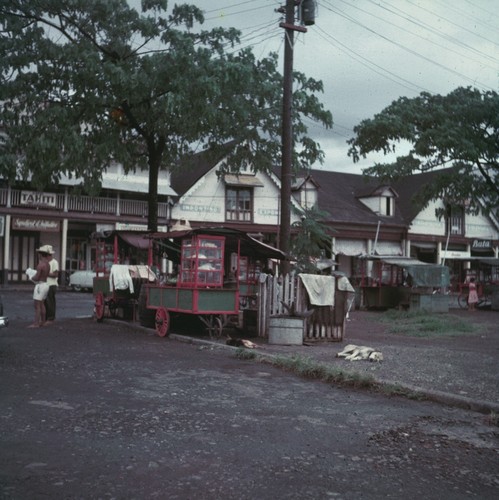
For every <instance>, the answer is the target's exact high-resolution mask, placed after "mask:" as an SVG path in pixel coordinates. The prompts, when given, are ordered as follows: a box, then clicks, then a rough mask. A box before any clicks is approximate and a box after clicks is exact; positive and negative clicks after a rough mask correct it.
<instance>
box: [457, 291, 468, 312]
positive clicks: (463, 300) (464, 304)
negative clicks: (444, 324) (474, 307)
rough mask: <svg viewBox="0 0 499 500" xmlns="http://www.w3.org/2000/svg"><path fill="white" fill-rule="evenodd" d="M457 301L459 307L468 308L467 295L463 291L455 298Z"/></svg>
mask: <svg viewBox="0 0 499 500" xmlns="http://www.w3.org/2000/svg"><path fill="white" fill-rule="evenodd" d="M457 302H458V304H459V307H460V308H461V309H467V308H468V296H467V295H466V294H465V293H461V294H460V295H459V297H458V298H457Z"/></svg>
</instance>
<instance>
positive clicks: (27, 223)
mask: <svg viewBox="0 0 499 500" xmlns="http://www.w3.org/2000/svg"><path fill="white" fill-rule="evenodd" d="M59 228H60V224H59V221H57V220H46V219H25V218H22V217H14V218H13V219H12V229H17V230H18V231H47V232H51V233H53V232H58V231H59Z"/></svg>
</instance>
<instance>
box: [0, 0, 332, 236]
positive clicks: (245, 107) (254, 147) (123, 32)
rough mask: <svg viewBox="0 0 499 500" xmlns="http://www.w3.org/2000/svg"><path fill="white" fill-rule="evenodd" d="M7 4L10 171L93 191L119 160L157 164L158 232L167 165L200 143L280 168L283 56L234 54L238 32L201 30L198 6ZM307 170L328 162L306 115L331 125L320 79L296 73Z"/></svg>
mask: <svg viewBox="0 0 499 500" xmlns="http://www.w3.org/2000/svg"><path fill="white" fill-rule="evenodd" d="M141 7H142V11H141V12H140V13H139V12H138V11H137V10H136V9H134V8H131V7H130V6H129V5H128V3H127V2H126V0H43V1H39V0H0V26H1V28H2V33H1V35H0V56H1V57H0V74H1V78H2V81H1V89H0V102H2V106H1V109H0V120H1V124H2V129H3V131H4V134H5V135H4V138H3V141H2V142H1V143H0V151H1V154H0V176H3V177H4V178H6V179H8V180H9V181H10V182H14V180H15V179H19V178H21V179H24V180H27V179H30V182H31V183H32V184H33V186H34V187H36V188H38V189H43V188H44V187H45V186H46V185H48V184H51V183H57V182H58V181H59V180H60V177H61V175H62V174H65V175H68V176H69V177H77V178H82V179H83V182H84V188H85V190H86V191H87V192H90V193H91V194H97V192H98V190H99V189H100V181H101V174H102V171H103V170H105V169H106V168H108V166H109V165H110V164H111V163H112V162H114V161H115V162H119V163H121V164H123V166H124V168H125V171H126V172H127V173H128V172H133V171H134V170H136V169H143V170H148V171H149V191H150V196H149V198H148V200H149V215H148V228H149V230H151V231H155V230H156V229H157V205H158V192H157V187H158V173H159V171H160V169H172V168H174V167H175V165H178V163H179V159H180V158H181V157H182V156H184V155H185V154H186V153H188V152H189V151H191V150H192V149H193V148H194V149H195V148H196V147H200V145H201V147H206V148H209V149H210V151H213V152H214V153H215V154H217V153H218V152H219V150H220V148H221V147H222V144H223V143H224V142H227V141H229V140H234V139H235V140H236V141H237V144H238V146H236V147H235V148H234V150H233V151H232V152H231V154H230V155H229V157H228V161H227V162H226V164H225V165H224V169H226V170H238V169H239V168H240V167H241V166H242V165H243V164H248V163H251V165H253V166H254V168H255V169H263V170H270V169H271V168H272V166H273V165H274V164H275V163H277V162H278V158H279V155H280V146H279V141H280V119H279V116H280V93H279V88H280V85H281V81H282V80H281V76H280V75H279V73H278V72H277V70H276V62H277V56H276V55H275V54H271V55H269V56H268V57H267V58H264V59H262V60H261V61H257V60H256V59H255V57H254V55H253V54H252V52H251V51H250V50H242V51H239V52H231V50H232V47H233V45H234V44H235V43H237V42H238V37H239V32H238V31H237V30H235V29H228V30H224V29H221V28H217V29H213V30H211V31H206V30H202V29H201V24H202V22H203V15H202V12H201V10H200V9H198V8H197V7H195V6H191V5H175V6H174V7H173V8H172V9H171V12H170V13H168V2H167V0H142V2H141ZM296 78H297V79H298V82H299V88H298V90H297V92H296V105H297V110H296V114H295V117H294V120H295V127H296V134H295V140H296V144H297V153H296V155H295V162H296V165H297V168H298V167H299V166H303V164H305V163H308V164H310V163H313V162H314V161H315V160H319V161H321V160H322V158H323V153H322V151H321V150H320V148H319V145H318V144H317V143H315V142H314V141H311V140H310V139H309V138H308V137H307V135H306V127H304V125H303V123H302V121H301V116H302V115H305V116H308V117H310V118H312V119H314V120H319V121H322V122H323V123H324V124H325V125H326V126H330V125H331V124H332V118H331V114H330V113H329V112H328V111H325V110H324V108H323V106H322V105H321V104H320V103H319V101H318V99H317V97H316V96H315V93H316V92H320V91H322V84H321V82H317V81H314V80H313V79H307V78H305V77H304V76H303V75H300V74H297V75H296Z"/></svg>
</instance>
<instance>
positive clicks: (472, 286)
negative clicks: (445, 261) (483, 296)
mask: <svg viewBox="0 0 499 500" xmlns="http://www.w3.org/2000/svg"><path fill="white" fill-rule="evenodd" d="M477 303H478V293H477V291H476V283H475V278H471V279H470V283H469V291H468V309H469V310H470V311H476V305H477Z"/></svg>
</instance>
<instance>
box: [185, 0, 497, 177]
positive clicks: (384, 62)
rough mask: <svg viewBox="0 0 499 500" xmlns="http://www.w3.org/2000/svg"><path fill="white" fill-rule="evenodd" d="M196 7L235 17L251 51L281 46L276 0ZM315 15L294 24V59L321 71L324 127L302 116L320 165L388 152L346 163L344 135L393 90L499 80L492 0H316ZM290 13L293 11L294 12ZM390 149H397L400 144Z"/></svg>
mask: <svg viewBox="0 0 499 500" xmlns="http://www.w3.org/2000/svg"><path fill="white" fill-rule="evenodd" d="M177 3H191V4H195V5H197V6H198V7H199V8H200V9H202V10H203V11H204V14H205V24H204V27H205V28H211V27H215V26H222V27H225V28H228V27H235V28H237V29H239V30H240V31H241V32H242V36H241V45H240V47H248V46H251V47H252V49H253V53H254V54H255V55H256V57H257V58H263V57H265V56H266V55H268V53H269V52H277V53H278V54H279V55H280V64H281V67H280V68H279V70H280V71H281V72H283V66H282V57H283V55H284V30H283V29H282V28H280V27H279V23H280V22H281V21H283V20H284V19H283V14H280V13H279V12H277V9H278V8H279V7H280V6H284V5H285V0H282V1H278V0H246V1H243V0H190V1H188V0H186V1H185V2H180V1H179V0H177ZM316 3H317V16H316V19H315V24H314V25H313V26H308V27H307V32H306V33H299V32H295V49H294V69H295V70H296V71H300V72H302V73H304V74H305V75H306V76H307V77H311V78H315V79H317V80H321V81H322V82H323V84H324V93H323V94H322V95H320V96H319V98H320V100H321V101H322V102H323V103H324V105H325V108H326V109H328V110H329V111H331V113H332V114H333V120H334V126H333V129H332V130H331V129H329V130H326V129H324V128H322V127H320V126H318V125H317V124H315V123H314V122H312V121H306V124H307V125H308V126H309V134H310V135H311V136H312V137H313V138H314V139H315V140H317V141H318V142H319V143H320V145H321V148H322V149H323V150H324V152H325V154H326V158H325V161H324V164H323V165H320V164H315V165H313V166H312V168H322V169H326V170H332V171H338V172H351V173H361V171H362V169H363V168H366V167H369V166H372V165H373V164H374V162H386V161H389V160H390V158H384V157H383V156H382V155H371V156H369V157H368V158H367V159H366V160H363V161H361V162H359V163H358V164H354V163H353V160H352V159H351V158H350V157H349V156H348V155H347V151H348V144H347V143H346V141H347V140H348V139H349V138H351V137H353V136H354V132H353V128H354V126H355V125H358V124H359V123H360V122H361V121H362V120H364V119H367V118H372V117H374V115H375V114H376V113H379V112H381V111H382V110H383V109H384V108H385V107H387V106H388V105H390V104H391V103H392V102H393V101H395V100H397V99H398V98H399V97H402V96H406V97H409V98H411V97H416V96H418V95H419V94H420V93H421V92H430V93H431V94H441V95H446V94H448V93H449V92H451V91H453V90H454V89H456V88H457V87H468V86H471V87H475V88H478V89H479V90H481V91H487V90H494V91H496V92H497V91H498V90H499V15H497V3H496V0H390V1H384V0H316ZM296 23H298V21H297V22H296ZM399 154H403V151H400V152H399Z"/></svg>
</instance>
